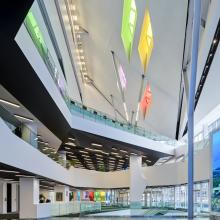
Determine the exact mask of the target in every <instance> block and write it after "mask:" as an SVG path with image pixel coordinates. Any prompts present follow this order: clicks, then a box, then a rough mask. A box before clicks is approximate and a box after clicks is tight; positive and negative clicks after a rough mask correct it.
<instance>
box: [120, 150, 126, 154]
mask: <svg viewBox="0 0 220 220" xmlns="http://www.w3.org/2000/svg"><path fill="white" fill-rule="evenodd" d="M119 151H120V152H122V153H128V152H127V151H126V150H119Z"/></svg>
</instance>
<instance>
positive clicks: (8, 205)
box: [7, 183, 11, 212]
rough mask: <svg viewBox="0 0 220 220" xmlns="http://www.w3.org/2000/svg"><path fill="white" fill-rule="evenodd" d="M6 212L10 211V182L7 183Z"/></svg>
mask: <svg viewBox="0 0 220 220" xmlns="http://www.w3.org/2000/svg"><path fill="white" fill-rule="evenodd" d="M7 212H11V184H10V183H7Z"/></svg>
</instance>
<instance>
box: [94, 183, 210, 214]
mask: <svg viewBox="0 0 220 220" xmlns="http://www.w3.org/2000/svg"><path fill="white" fill-rule="evenodd" d="M101 191H102V192H105V193H106V194H107V193H108V199H106V200H105V201H104V200H103V201H102V206H114V207H115V206H117V207H124V208H128V207H129V205H130V197H129V195H130V192H129V189H111V190H101ZM101 191H100V190H97V191H94V192H95V193H96V192H99V193H100V192H101ZM142 208H146V209H147V208H166V209H167V208H168V209H177V210H183V211H186V209H187V185H186V184H182V185H176V186H163V187H148V188H146V190H145V191H144V193H143V196H142ZM194 208H195V213H201V212H209V182H207V181H206V182H197V183H195V184H194Z"/></svg>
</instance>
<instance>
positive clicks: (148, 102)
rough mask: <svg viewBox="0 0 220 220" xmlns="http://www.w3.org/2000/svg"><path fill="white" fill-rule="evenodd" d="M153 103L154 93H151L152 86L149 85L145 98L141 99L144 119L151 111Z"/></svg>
mask: <svg viewBox="0 0 220 220" xmlns="http://www.w3.org/2000/svg"><path fill="white" fill-rule="evenodd" d="M151 102H152V93H151V89H150V85H149V84H148V85H147V87H146V89H145V92H144V96H143V98H142V99H141V110H142V112H143V115H144V118H145V116H146V114H147V112H148V111H149V108H150V105H151Z"/></svg>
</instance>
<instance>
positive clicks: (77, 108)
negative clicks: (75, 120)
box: [70, 101, 177, 146]
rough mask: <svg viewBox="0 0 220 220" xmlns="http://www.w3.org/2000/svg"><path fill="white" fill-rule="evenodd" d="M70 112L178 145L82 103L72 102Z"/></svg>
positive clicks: (155, 139)
mask: <svg viewBox="0 0 220 220" xmlns="http://www.w3.org/2000/svg"><path fill="white" fill-rule="evenodd" d="M70 110H71V113H72V114H73V115H77V116H80V117H83V118H86V119H89V120H91V121H96V122H99V123H102V124H105V125H108V126H111V127H114V128H117V129H120V130H123V131H126V132H130V133H133V134H136V135H139V136H143V137H147V138H149V139H152V140H154V141H158V142H163V143H165V144H169V145H172V146H176V145H177V141H176V140H173V139H169V138H168V137H165V136H162V135H159V134H156V133H152V132H151V131H147V130H145V129H144V128H141V127H138V126H135V125H131V124H128V123H126V122H120V121H118V120H116V119H113V118H111V116H108V115H106V114H104V113H102V112H100V111H97V110H95V109H92V108H88V107H85V106H83V105H82V104H81V103H78V102H76V101H71V103H70Z"/></svg>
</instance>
